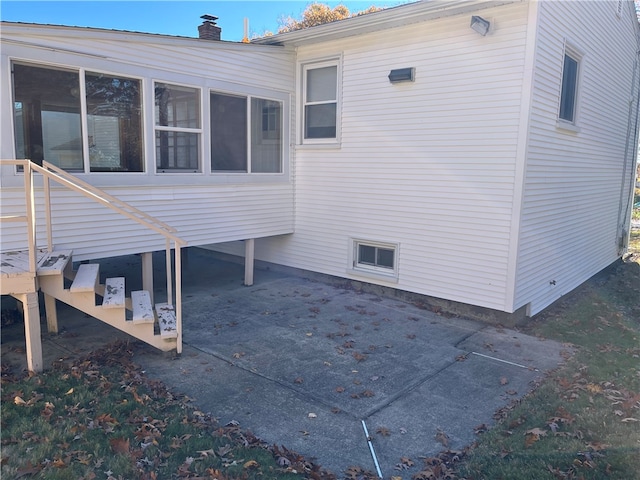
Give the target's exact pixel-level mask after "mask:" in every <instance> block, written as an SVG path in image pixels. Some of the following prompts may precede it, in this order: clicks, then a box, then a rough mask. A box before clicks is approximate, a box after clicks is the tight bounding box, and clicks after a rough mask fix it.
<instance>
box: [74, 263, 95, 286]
mask: <svg viewBox="0 0 640 480" xmlns="http://www.w3.org/2000/svg"><path fill="white" fill-rule="evenodd" d="M99 272H100V265H99V264H97V263H83V264H82V265H80V267H79V268H78V271H77V272H76V278H75V279H74V280H73V283H72V284H71V288H70V289H69V290H70V291H71V292H72V293H76V292H95V289H96V285H97V284H98V274H99Z"/></svg>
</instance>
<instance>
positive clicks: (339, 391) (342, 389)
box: [336, 387, 344, 393]
mask: <svg viewBox="0 0 640 480" xmlns="http://www.w3.org/2000/svg"><path fill="white" fill-rule="evenodd" d="M336 392H338V393H342V392H344V387H336Z"/></svg>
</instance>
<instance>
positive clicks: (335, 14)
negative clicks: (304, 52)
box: [278, 3, 382, 33]
mask: <svg viewBox="0 0 640 480" xmlns="http://www.w3.org/2000/svg"><path fill="white" fill-rule="evenodd" d="M379 10H382V8H380V7H375V6H371V7H369V8H367V9H366V10H363V11H361V12H358V13H353V14H352V13H351V12H349V9H348V8H347V7H345V6H344V5H338V6H336V7H335V8H333V9H332V8H331V7H330V6H329V5H326V4H324V3H311V4H309V5H308V6H307V8H306V9H305V10H304V12H302V18H301V19H300V20H296V19H294V18H291V17H287V18H285V19H283V20H281V23H282V26H281V27H280V28H279V29H278V33H286V32H293V31H294V30H302V29H303V28H309V27H315V26H316V25H322V24H323V23H329V22H335V21H337V20H344V19H345V18H349V17H356V16H359V15H365V14H367V13H372V12H377V11H379Z"/></svg>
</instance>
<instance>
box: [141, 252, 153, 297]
mask: <svg viewBox="0 0 640 480" xmlns="http://www.w3.org/2000/svg"><path fill="white" fill-rule="evenodd" d="M141 258H142V289H143V290H146V291H147V292H149V295H150V296H151V304H153V252H145V253H143V254H142V255H141Z"/></svg>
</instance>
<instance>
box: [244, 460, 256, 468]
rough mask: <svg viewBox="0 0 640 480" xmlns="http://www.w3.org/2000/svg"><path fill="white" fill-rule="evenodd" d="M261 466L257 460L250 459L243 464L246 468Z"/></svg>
mask: <svg viewBox="0 0 640 480" xmlns="http://www.w3.org/2000/svg"><path fill="white" fill-rule="evenodd" d="M259 467H260V464H259V463H258V462H256V461H255V460H249V461H248V462H245V464H244V465H242V468H245V469H249V468H259Z"/></svg>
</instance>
